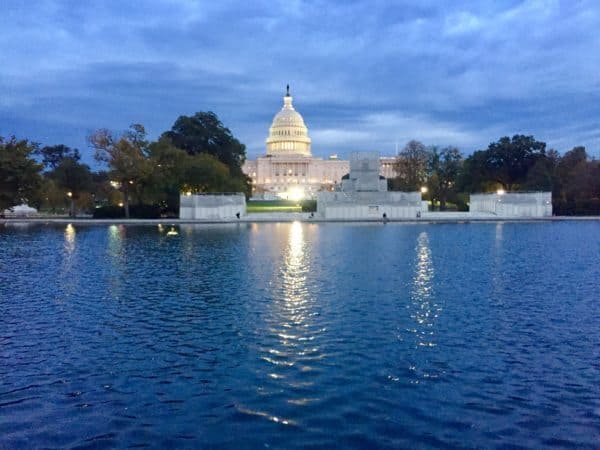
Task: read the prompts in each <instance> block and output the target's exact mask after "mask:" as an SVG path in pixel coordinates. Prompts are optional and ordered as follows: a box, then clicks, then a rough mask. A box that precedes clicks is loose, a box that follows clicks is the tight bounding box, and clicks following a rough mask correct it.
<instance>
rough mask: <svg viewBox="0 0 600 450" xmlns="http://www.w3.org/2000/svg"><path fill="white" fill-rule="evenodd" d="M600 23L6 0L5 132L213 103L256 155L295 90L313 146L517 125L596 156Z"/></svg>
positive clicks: (584, 18)
mask: <svg viewBox="0 0 600 450" xmlns="http://www.w3.org/2000/svg"><path fill="white" fill-rule="evenodd" d="M599 27H600V6H598V5H597V3H595V2H594V1H592V0H582V1H578V2H558V1H541V0H525V1H516V0H505V1H491V0H489V1H483V2H477V3H473V2H471V1H467V0H457V1H456V2H452V3H447V4H441V3H440V2H437V1H433V0H431V1H430V0H425V1H423V2H419V3H418V4H414V2H407V1H406V2H405V1H400V2H394V3H390V2H385V1H369V2H367V1H362V0H354V1H349V2H339V3H335V2H334V3H325V4H323V3H320V2H314V1H311V0H307V1H299V0H298V1H294V2H289V1H283V0H282V1H275V2H272V1H266V0H257V1H256V2H250V3H240V2H237V1H236V2H234V1H222V2H213V3H209V2H189V1H184V0H147V1H145V2H121V1H116V0H108V1H100V0H90V1H89V2H78V1H66V0H64V1H56V0H38V1H35V0H32V1H31V2H26V3H24V2H18V1H16V0H14V1H10V0H9V1H5V2H4V3H3V14H2V15H0V51H1V52H2V55H3V57H4V60H5V61H7V63H5V64H4V65H3V70H2V71H1V72H0V135H3V134H4V135H6V134H17V135H20V136H22V137H31V138H32V139H36V140H41V139H42V138H45V137H47V136H51V137H52V138H53V139H56V140H59V141H62V142H64V143H66V144H69V145H76V146H79V147H82V146H84V145H85V134H86V133H88V132H89V130H93V129H94V128H98V127H102V126H108V127H109V128H114V129H125V128H126V127H127V126H128V125H129V124H130V123H132V122H142V123H144V124H146V126H147V128H148V130H149V131H150V134H151V135H152V136H157V135H159V134H160V133H161V132H162V131H164V130H165V129H167V128H169V127H170V126H171V124H172V123H173V121H174V120H175V119H176V117H177V116H178V115H180V114H191V113H193V112H195V111H201V110H213V111H215V112H216V113H217V114H218V115H219V117H220V118H221V119H222V121H223V122H224V123H225V125H227V126H228V127H229V128H231V130H232V131H233V132H234V134H236V136H238V137H239V138H240V140H242V142H245V143H246V144H247V146H248V152H249V154H250V155H258V154H261V153H262V152H264V139H265V137H266V134H267V131H268V127H269V125H270V121H271V119H272V117H273V115H274V114H275V113H276V112H277V110H278V109H279V108H280V107H281V96H282V95H283V90H284V87H285V84H287V83H290V84H291V86H292V92H293V94H294V95H295V97H296V98H295V102H296V104H297V107H298V110H299V111H300V112H301V113H302V114H303V115H304V117H305V119H306V120H307V124H308V126H309V130H310V133H311V135H312V136H313V142H314V146H313V147H314V149H315V152H319V151H321V149H322V151H323V152H325V154H326V153H340V154H344V153H345V152H347V151H349V150H360V149H362V148H368V149H373V148H375V149H378V150H380V151H386V150H384V149H389V148H393V147H394V143H395V141H396V140H400V141H402V139H404V138H406V139H410V138H415V139H419V140H422V141H424V142H426V143H439V144H440V145H441V144H443V143H444V142H446V141H447V143H448V144H455V145H460V146H462V147H463V148H464V150H466V151H471V150H473V149H476V148H481V147H485V146H487V144H488V143H489V142H490V141H491V140H496V139H497V138H499V137H500V136H501V135H504V134H511V133H514V132H517V131H518V130H521V132H523V133H526V134H533V133H534V134H535V135H536V137H537V138H539V139H542V140H544V139H546V140H549V141H550V140H552V142H555V143H556V145H557V146H558V148H559V150H561V151H564V150H568V149H569V148H571V147H573V146H574V145H578V144H584V145H588V146H592V147H594V148H590V150H591V153H595V154H597V155H598V151H600V149H599V148H598V147H600V145H599V143H598V139H597V137H596V134H595V130H596V129H597V125H596V124H594V123H592V122H593V121H591V122H590V120H589V118H590V117H598V116H599V115H600V106H598V105H599V104H600V102H598V100H599V99H598V94H597V92H600V91H599V88H600V78H599V76H598V74H599V73H600V34H598V33H597V31H596V30H597V29H598V28H599ZM557 130H560V131H557ZM494 133H502V134H500V135H498V134H496V135H495V134H494ZM25 134H30V135H29V136H25ZM45 143H48V144H52V143H58V142H45ZM322 156H324V155H322Z"/></svg>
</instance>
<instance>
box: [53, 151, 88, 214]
mask: <svg viewBox="0 0 600 450" xmlns="http://www.w3.org/2000/svg"><path fill="white" fill-rule="evenodd" d="M48 178H51V179H53V180H55V182H56V185H57V186H58V187H59V188H61V189H62V190H63V192H64V194H65V195H66V198H68V200H69V216H70V217H75V202H76V201H77V200H79V199H80V198H81V197H82V196H85V194H86V193H88V192H89V191H90V190H91V188H92V173H91V171H90V168H89V166H87V165H86V164H80V163H79V162H78V161H77V159H76V158H74V157H71V156H67V157H64V158H62V159H61V160H60V162H59V163H58V165H57V166H56V167H55V168H54V170H52V171H51V172H49V173H48Z"/></svg>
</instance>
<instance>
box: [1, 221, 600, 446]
mask: <svg viewBox="0 0 600 450" xmlns="http://www.w3.org/2000/svg"><path fill="white" fill-rule="evenodd" d="M169 228H170V226H168V227H164V229H163V231H162V232H160V231H157V227H156V226H152V227H136V226H130V225H128V226H126V227H125V226H117V225H114V226H110V227H105V226H98V227H94V226H85V227H84V226H81V227H80V226H77V227H76V229H75V228H73V229H71V228H67V229H65V227H64V226H60V227H28V228H27V229H14V228H12V227H4V228H2V227H0V243H1V244H2V246H1V247H2V250H3V251H2V252H0V322H1V323H2V326H1V327H0V417H2V420H0V448H4V447H6V448H30V447H46V446H52V447H57V448H66V447H75V446H78V445H79V446H89V447H109V448H114V447H120V446H122V447H125V446H130V447H136V446H140V447H142V446H157V447H160V448H180V447H193V448H266V447H270V448H306V447H311V446H312V447H319V448H336V447H342V448H382V447H385V448H422V447H427V448H429V447H444V448H455V447H461V445H462V446H464V443H465V442H468V443H469V444H468V445H470V446H473V447H478V448H479V447H480V448H490V447H515V448H516V447H519V446H524V447H527V448H545V447H549V446H562V447H571V448H594V446H593V445H594V444H593V442H597V435H598V433H597V418H598V414H597V401H596V400H597V395H596V392H597V387H596V386H597V380H598V371H597V369H598V367H597V364H595V361H596V360H597V358H594V356H595V355H596V354H597V351H596V349H597V348H598V345H597V343H598V326H597V323H598V320H597V318H598V314H599V311H598V302H597V292H598V283H597V280H598V279H600V272H599V270H600V269H599V267H600V261H599V260H598V255H599V254H598V252H597V249H598V248H599V247H598V246H599V245H600V241H599V239H600V238H599V236H600V233H599V232H598V224H597V223H579V224H576V223H551V224H537V223H536V224H510V223H506V224H501V225H496V224H471V225H456V226H452V225H435V226H433V225H429V226H427V225H422V224H415V225H396V224H387V225H386V226H382V225H356V226H355V225H353V224H317V225H310V224H304V225H303V224H300V223H292V224H284V223H282V224H260V225H257V224H236V225H232V226H226V227H225V226H204V225H202V226H198V225H193V226H189V227H188V226H184V227H180V228H178V230H180V233H179V235H177V236H167V235H166V232H167V231H168V230H169ZM547 242H552V245H547ZM582 242H586V243H587V245H582ZM474 255H475V256H476V258H474V257H473V256H474ZM57 268H58V270H57ZM532 268H534V269H535V272H534V273H533V276H534V278H532ZM32 280H35V281H36V282H32ZM2 281H5V282H2ZM532 281H533V282H532ZM573 286H576V287H577V288H576V292H574V290H573ZM515 287H517V288H515ZM52 298H57V299H60V300H61V302H58V301H56V302H51V301H48V299H52ZM86 417H87V418H88V419H93V420H85V418H86ZM72 423H78V424H79V425H78V427H76V428H73V427H67V426H65V424H72ZM51 435H52V442H50V438H49V436H51Z"/></svg>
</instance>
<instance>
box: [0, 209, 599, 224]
mask: <svg viewBox="0 0 600 450" xmlns="http://www.w3.org/2000/svg"><path fill="white" fill-rule="evenodd" d="M572 220H596V221H600V216H568V217H567V216H553V217H498V216H496V215H494V214H489V213H487V214H486V213H469V212H424V213H423V214H422V216H421V217H420V218H416V217H415V218H414V219H413V218H411V219H390V220H388V222H391V223H396V222H400V223H461V222H518V221H521V222H522V221H572ZM296 221H299V222H313V223H319V222H338V223H340V222H374V223H377V222H382V219H381V218H372V219H360V220H346V219H335V220H331V219H322V218H319V217H317V215H316V214H315V215H314V217H310V213H300V212H298V213H296V212H294V213H285V212H282V213H251V214H248V215H246V216H243V217H241V218H240V219H224V220H217V219H211V220H182V219H91V218H74V219H73V218H68V217H35V218H33V217H32V218H12V219H0V225H2V224H7V225H17V226H18V225H27V224H36V223H37V224H69V223H71V224H77V225H111V224H129V225H158V224H163V225H180V224H234V223H261V222H296Z"/></svg>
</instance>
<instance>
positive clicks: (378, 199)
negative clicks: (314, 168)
mask: <svg viewBox="0 0 600 450" xmlns="http://www.w3.org/2000/svg"><path fill="white" fill-rule="evenodd" d="M422 212H423V207H422V203H421V193H420V192H354V193H345V192H319V194H318V196H317V214H318V215H319V216H320V217H322V218H324V219H346V220H365V219H383V215H384V214H385V215H386V218H387V219H414V218H417V217H418V216H420V215H421V213H422Z"/></svg>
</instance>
